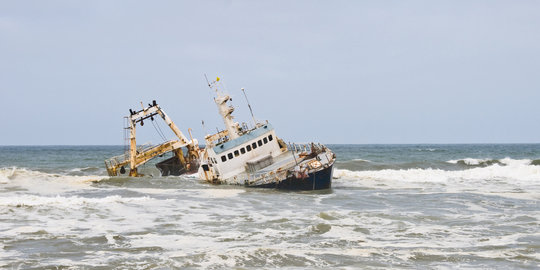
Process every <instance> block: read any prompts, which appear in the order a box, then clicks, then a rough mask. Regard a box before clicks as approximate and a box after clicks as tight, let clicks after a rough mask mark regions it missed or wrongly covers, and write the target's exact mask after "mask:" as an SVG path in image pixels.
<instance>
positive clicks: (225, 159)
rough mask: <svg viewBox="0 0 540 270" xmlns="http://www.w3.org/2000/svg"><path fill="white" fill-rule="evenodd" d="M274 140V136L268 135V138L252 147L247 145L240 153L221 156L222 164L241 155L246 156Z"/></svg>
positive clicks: (236, 151) (235, 152) (254, 143)
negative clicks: (247, 153)
mask: <svg viewBox="0 0 540 270" xmlns="http://www.w3.org/2000/svg"><path fill="white" fill-rule="evenodd" d="M272 140H274V137H272V134H270V135H268V137H264V138H263V139H262V140H259V141H256V142H253V143H252V144H251V145H249V144H248V145H246V147H245V148H244V147H242V148H240V152H239V151H238V150H235V151H234V152H233V153H229V154H227V155H223V156H221V161H222V162H225V161H227V158H229V160H231V159H233V158H234V157H237V156H239V155H240V154H242V155H243V154H245V153H246V152H251V150H254V149H257V147H259V146H261V145H263V144H267V143H268V142H271V141H272Z"/></svg>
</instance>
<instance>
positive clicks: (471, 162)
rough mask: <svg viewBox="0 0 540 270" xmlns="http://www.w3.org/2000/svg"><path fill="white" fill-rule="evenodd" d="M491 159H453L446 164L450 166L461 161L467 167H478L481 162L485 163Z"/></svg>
mask: <svg viewBox="0 0 540 270" xmlns="http://www.w3.org/2000/svg"><path fill="white" fill-rule="evenodd" d="M489 160H491V159H487V158H486V159H479V158H464V159H454V160H449V161H447V163H451V164H457V163H458V162H459V161H463V163H465V164H467V165H471V166H474V165H480V163H483V162H486V161H489Z"/></svg>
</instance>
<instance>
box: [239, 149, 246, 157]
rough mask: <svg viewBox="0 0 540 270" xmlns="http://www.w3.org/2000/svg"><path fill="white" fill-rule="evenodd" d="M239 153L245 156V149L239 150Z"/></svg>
mask: <svg viewBox="0 0 540 270" xmlns="http://www.w3.org/2000/svg"><path fill="white" fill-rule="evenodd" d="M240 153H242V155H243V154H245V153H246V149H245V148H244V147H242V148H240Z"/></svg>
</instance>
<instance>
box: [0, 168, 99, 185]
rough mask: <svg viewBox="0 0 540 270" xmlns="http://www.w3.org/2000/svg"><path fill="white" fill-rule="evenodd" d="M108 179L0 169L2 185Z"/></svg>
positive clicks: (95, 176) (94, 176)
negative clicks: (35, 181) (34, 181)
mask: <svg viewBox="0 0 540 270" xmlns="http://www.w3.org/2000/svg"><path fill="white" fill-rule="evenodd" d="M106 178H108V177H105V176H99V175H67V174H56V173H46V172H40V171H34V170H30V169H25V168H17V167H12V168H0V183H9V182H12V181H15V180H21V179H41V180H55V181H58V180H60V181H65V182H81V183H82V182H94V181H100V180H103V179H106Z"/></svg>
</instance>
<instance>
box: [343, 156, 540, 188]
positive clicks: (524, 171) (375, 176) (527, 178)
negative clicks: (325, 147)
mask: <svg viewBox="0 0 540 270" xmlns="http://www.w3.org/2000/svg"><path fill="white" fill-rule="evenodd" d="M500 162H501V163H502V164H503V165H501V164H493V165H490V166H486V167H476V168H470V169H466V170H458V171H447V170H442V169H431V168H428V169H399V170H392V169H386V170H378V171H351V170H346V169H336V170H335V171H334V177H335V178H338V179H349V180H379V181H386V180H388V181H401V182H439V183H444V182H448V181H451V180H459V181H474V180H482V181H484V180H508V181H513V182H515V181H518V182H529V183H540V167H539V166H534V165H529V164H530V163H531V162H530V160H511V159H502V160H500Z"/></svg>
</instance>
